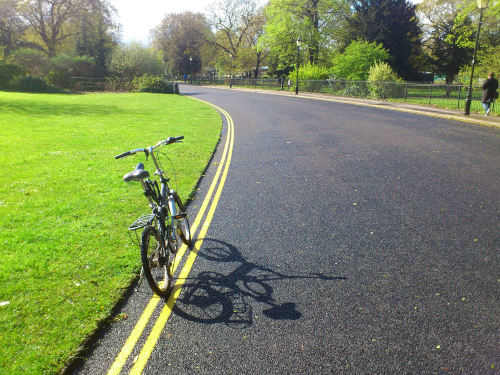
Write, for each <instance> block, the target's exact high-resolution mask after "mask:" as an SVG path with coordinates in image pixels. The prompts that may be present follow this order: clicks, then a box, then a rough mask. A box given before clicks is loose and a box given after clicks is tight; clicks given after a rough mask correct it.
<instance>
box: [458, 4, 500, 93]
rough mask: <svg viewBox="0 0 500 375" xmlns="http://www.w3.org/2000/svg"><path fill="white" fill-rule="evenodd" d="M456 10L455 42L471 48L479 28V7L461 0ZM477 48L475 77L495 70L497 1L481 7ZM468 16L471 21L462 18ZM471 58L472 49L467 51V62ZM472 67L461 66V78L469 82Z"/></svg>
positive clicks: (499, 38)
mask: <svg viewBox="0 0 500 375" xmlns="http://www.w3.org/2000/svg"><path fill="white" fill-rule="evenodd" d="M459 9H460V11H459V13H458V15H457V17H456V19H455V25H454V28H453V31H454V35H456V42H455V43H456V44H457V45H458V46H460V47H463V48H469V50H470V51H472V49H473V48H474V44H475V40H476V35H477V32H478V22H479V13H480V10H479V9H478V8H477V4H476V3H475V2H469V1H465V0H460V4H459ZM482 13H483V17H482V18H483V19H482V23H481V32H480V34H479V35H480V38H479V48H478V52H477V61H476V64H475V66H476V72H477V73H476V74H474V76H475V77H482V79H484V77H486V76H487V74H488V72H489V71H496V72H498V66H499V61H500V1H499V0H490V2H489V5H488V7H487V8H486V9H484V10H483V12H482ZM468 18H470V19H471V22H465V21H466V20H467V19H468ZM470 62H472V53H471V54H470V55H469V63H470ZM470 71H471V67H470V64H469V66H464V67H462V69H461V73H460V78H461V80H462V81H464V83H466V84H468V83H469V79H470Z"/></svg>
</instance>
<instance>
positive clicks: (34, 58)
mask: <svg viewBox="0 0 500 375" xmlns="http://www.w3.org/2000/svg"><path fill="white" fill-rule="evenodd" d="M9 61H10V62H12V63H14V64H16V65H19V66H21V67H22V68H23V69H24V70H25V71H26V72H28V74H29V75H31V76H43V75H46V74H47V72H48V70H49V67H48V65H49V58H48V57H47V54H46V53H45V52H42V51H39V50H37V49H32V48H19V49H17V50H15V51H12V52H11V53H10V56H9Z"/></svg>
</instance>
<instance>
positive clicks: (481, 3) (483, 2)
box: [464, 0, 489, 116]
mask: <svg viewBox="0 0 500 375" xmlns="http://www.w3.org/2000/svg"><path fill="white" fill-rule="evenodd" d="M488 3H489V0H477V7H478V8H479V9H480V13H479V25H478V26H477V35H476V45H475V47H474V57H473V59H472V68H471V72H470V82H469V91H468V92H467V96H466V98H465V105H464V115H466V116H468V115H470V105H471V101H472V80H473V78H474V64H475V63H476V55H477V46H478V44H479V32H480V31H481V23H482V21H483V9H486V8H487V7H488Z"/></svg>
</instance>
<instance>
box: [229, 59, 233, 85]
mask: <svg viewBox="0 0 500 375" xmlns="http://www.w3.org/2000/svg"><path fill="white" fill-rule="evenodd" d="M232 77H233V54H232V53H231V52H229V88H230V89H231V88H233V79H232Z"/></svg>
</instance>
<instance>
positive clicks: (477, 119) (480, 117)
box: [206, 86, 500, 126]
mask: <svg viewBox="0 0 500 375" xmlns="http://www.w3.org/2000/svg"><path fill="white" fill-rule="evenodd" d="M206 87H211V88H218V89H226V90H238V91H247V92H255V93H260V94H268V95H285V96H293V97H296V98H310V99H316V100H327V101H332V102H342V103H349V104H354V105H362V106H369V107H376V108H387V109H392V110H396V111H402V112H410V113H418V114H425V115H428V116H435V117H443V118H448V119H453V120H459V121H466V122H471V123H476V124H482V125H490V126H500V116H485V115H484V114H477V113H471V114H470V115H468V116H466V115H464V111H463V109H446V108H438V107H433V106H426V105H418V104H409V103H393V102H388V101H384V100H373V99H358V98H350V97H345V96H335V95H329V94H318V93H308V92H299V94H298V95H295V92H290V91H271V90H259V89H247V88H242V87H234V86H233V88H231V89H230V88H229V87H226V86H206ZM497 104H498V103H497Z"/></svg>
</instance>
